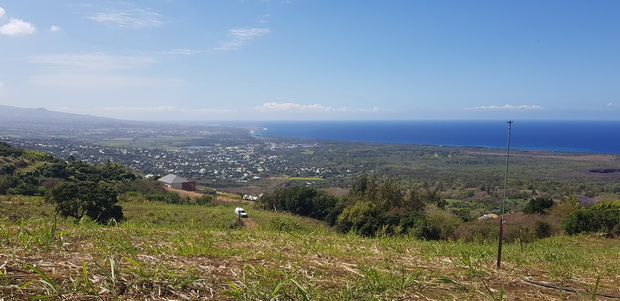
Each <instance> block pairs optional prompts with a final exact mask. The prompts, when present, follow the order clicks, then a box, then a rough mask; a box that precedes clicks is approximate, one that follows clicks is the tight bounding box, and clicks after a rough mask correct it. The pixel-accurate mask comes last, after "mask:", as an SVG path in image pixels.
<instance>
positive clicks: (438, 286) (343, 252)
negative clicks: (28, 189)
mask: <svg viewBox="0 0 620 301" xmlns="http://www.w3.org/2000/svg"><path fill="white" fill-rule="evenodd" d="M0 205H1V207H0V208H3V209H4V210H11V211H19V212H23V214H24V216H23V217H24V218H25V219H24V220H23V221H22V222H19V221H16V220H14V219H7V218H3V219H0V229H1V230H2V231H0V240H1V241H2V244H0V271H1V272H2V274H0V295H1V296H3V297H4V298H9V299H11V300H15V299H17V300H21V299H23V300H26V299H30V298H31V297H34V296H49V297H58V298H59V299H63V300H83V299H85V298H93V299H104V300H108V299H124V300H144V299H145V298H149V299H153V300H170V299H173V300H198V299H209V300H269V299H279V300H368V299H375V300H410V299H433V300H463V299H468V300H500V299H502V298H503V299H505V300H541V299H544V300H582V299H590V298H593V297H594V296H595V295H596V294H601V295H602V294H604V295H614V296H620V241H619V240H610V239H602V238H597V237H554V238H549V239H544V240H538V241H535V242H532V243H525V244H522V245H520V244H508V245H506V246H505V248H504V262H503V265H502V268H501V269H500V270H496V269H495V260H496V250H497V246H496V243H494V242H488V243H461V242H434V241H431V242H429V241H420V240H416V239H411V238H408V237H406V236H401V237H384V238H363V237H359V236H356V235H351V234H349V235H343V234H337V233H335V232H333V231H331V230H329V229H327V228H325V227H323V226H320V225H317V224H316V223H312V222H308V221H306V220H303V219H300V218H296V217H292V216H290V215H286V214H281V213H271V212H267V211H261V210H256V209H252V208H247V207H246V209H248V211H249V214H250V215H251V216H252V217H253V218H254V219H255V220H256V221H257V223H258V227H257V228H255V229H252V230H249V229H245V228H236V229H235V228H233V229H231V228H230V225H231V224H232V223H233V222H234V220H235V218H236V217H235V216H234V214H233V208H234V206H235V204H220V205H212V206H198V207H197V206H188V205H167V204H163V203H158V202H147V203H145V202H125V203H122V206H123V207H124V208H125V216H126V218H127V221H126V222H125V223H122V224H118V225H116V226H114V227H105V226H100V225H97V224H93V223H89V222H83V223H80V224H73V223H71V222H69V223H67V222H65V221H63V220H58V221H57V223H55V222H54V221H53V220H52V219H50V218H49V216H50V214H51V210H52V208H51V207H47V205H45V204H43V203H41V202H40V201H39V200H37V199H32V198H23V197H6V196H4V197H1V196H0ZM41 216H47V217H48V218H47V219H43V218H42V217H41ZM528 281H531V282H528ZM532 282H537V283H544V284H551V285H555V286H558V287H562V288H567V289H571V290H575V291H577V293H573V292H568V291H563V290H559V289H553V288H548V287H544V286H540V285H536V284H533V283H532Z"/></svg>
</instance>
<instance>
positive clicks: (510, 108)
mask: <svg viewBox="0 0 620 301" xmlns="http://www.w3.org/2000/svg"><path fill="white" fill-rule="evenodd" d="M542 109H543V107H541V106H538V105H521V106H513V105H509V104H506V105H503V106H497V105H490V106H479V107H475V108H470V110H480V111H484V110H493V111H530V110H542Z"/></svg>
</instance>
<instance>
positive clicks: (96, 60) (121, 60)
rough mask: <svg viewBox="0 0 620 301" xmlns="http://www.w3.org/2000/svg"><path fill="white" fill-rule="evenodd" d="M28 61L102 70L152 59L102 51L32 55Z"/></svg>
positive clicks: (134, 64)
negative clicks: (115, 54)
mask: <svg viewBox="0 0 620 301" xmlns="http://www.w3.org/2000/svg"><path fill="white" fill-rule="evenodd" d="M29 62H30V63H35V64H43V65H48V66H52V67H56V68H60V69H71V70H89V71H102V70H118V69H129V68H135V67H140V66H144V65H148V64H151V63H152V62H154V60H153V59H152V58H150V57H146V56H112V55H106V54H102V53H90V54H79V53H65V54H53V55H42V56H34V57H31V58H30V59H29Z"/></svg>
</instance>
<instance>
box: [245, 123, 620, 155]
mask: <svg viewBox="0 0 620 301" xmlns="http://www.w3.org/2000/svg"><path fill="white" fill-rule="evenodd" d="M248 124H249V123H248ZM252 125H253V126H254V127H257V128H263V130H257V131H255V132H254V134H255V135H258V136H272V137H293V138H310V139H327V140H344V141H364V142H383V143H402V144H430V145H444V146H480V147H488V148H504V149H505V148H506V145H507V142H508V124H507V123H506V121H257V122H254V123H252ZM511 148H514V149H523V150H549V151H564V152H587V153H609V154H618V153H620V121H533V120H524V121H518V120H517V121H515V122H514V123H513V125H512V130H511Z"/></svg>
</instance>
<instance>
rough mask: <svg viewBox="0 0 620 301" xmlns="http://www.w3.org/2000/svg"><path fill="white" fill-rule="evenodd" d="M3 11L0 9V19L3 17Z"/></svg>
mask: <svg viewBox="0 0 620 301" xmlns="http://www.w3.org/2000/svg"><path fill="white" fill-rule="evenodd" d="M4 14H5V11H4V8H2V7H0V18H2V17H4Z"/></svg>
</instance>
